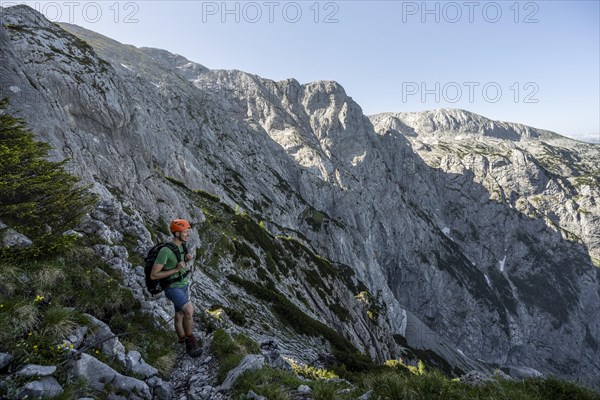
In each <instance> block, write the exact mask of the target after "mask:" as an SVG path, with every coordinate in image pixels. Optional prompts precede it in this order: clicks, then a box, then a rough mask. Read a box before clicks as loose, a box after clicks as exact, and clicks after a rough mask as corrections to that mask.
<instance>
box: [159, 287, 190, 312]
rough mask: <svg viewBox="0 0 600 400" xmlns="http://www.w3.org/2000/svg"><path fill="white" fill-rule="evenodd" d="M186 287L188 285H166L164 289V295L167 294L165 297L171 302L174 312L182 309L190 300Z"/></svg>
mask: <svg viewBox="0 0 600 400" xmlns="http://www.w3.org/2000/svg"><path fill="white" fill-rule="evenodd" d="M188 287H189V286H184V287H168V288H166V289H165V296H167V299H169V300H171V301H172V302H173V305H174V306H175V311H176V312H177V311H182V310H183V306H185V305H186V304H187V303H188V302H189V301H190V296H189V294H188Z"/></svg>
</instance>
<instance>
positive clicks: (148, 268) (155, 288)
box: [144, 242, 190, 294]
mask: <svg viewBox="0 0 600 400" xmlns="http://www.w3.org/2000/svg"><path fill="white" fill-rule="evenodd" d="M165 246H166V247H168V248H170V249H171V250H172V251H173V253H175V257H177V263H180V262H181V254H180V252H179V249H178V248H177V246H175V243H172V242H167V243H159V244H157V245H154V246H152V248H151V249H150V250H149V251H148V255H146V257H145V258H144V263H145V265H144V274H145V275H146V289H148V292H150V294H158V293H160V292H162V291H163V290H164V289H165V288H166V287H167V286H168V285H169V284H170V283H173V282H177V281H181V280H183V279H184V278H185V277H186V276H187V275H188V274H189V272H190V271H189V270H187V271H186V272H185V273H184V274H182V273H181V271H179V273H178V274H173V275H171V276H169V277H168V278H164V279H158V280H153V279H150V274H151V273H152V266H153V265H154V261H155V260H156V257H158V252H159V251H160V249H162V248H163V247H165ZM182 246H183V253H184V254H187V252H188V251H187V247H185V243H183V245H182Z"/></svg>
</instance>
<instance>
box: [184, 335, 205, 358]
mask: <svg viewBox="0 0 600 400" xmlns="http://www.w3.org/2000/svg"><path fill="white" fill-rule="evenodd" d="M185 352H186V353H187V354H188V355H189V356H190V357H198V356H199V355H200V354H202V348H201V347H200V346H198V341H197V340H196V337H195V336H194V335H192V336H186V337H185Z"/></svg>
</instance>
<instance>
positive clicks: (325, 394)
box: [233, 368, 600, 400]
mask: <svg viewBox="0 0 600 400" xmlns="http://www.w3.org/2000/svg"><path fill="white" fill-rule="evenodd" d="M415 372H416V373H415ZM348 380H349V381H350V383H351V386H350V385H348V384H347V383H345V382H343V381H342V382H340V381H335V380H322V379H320V380H311V381H308V382H307V381H302V380H300V379H299V378H298V377H297V376H296V375H295V374H294V373H293V372H284V371H281V370H274V369H271V368H263V369H261V370H254V371H248V372H246V373H244V374H243V375H242V376H241V377H240V378H239V379H238V380H237V381H236V383H235V386H234V393H233V398H235V399H245V398H246V394H247V393H248V391H249V390H252V391H253V392H255V393H256V394H258V395H261V396H265V397H267V398H268V399H271V398H277V399H292V398H294V392H295V390H296V389H297V388H298V386H300V385H308V386H310V387H311V389H312V393H311V395H310V396H311V397H309V398H312V399H315V400H349V399H356V398H357V397H359V396H361V395H362V394H364V393H366V392H368V391H371V390H372V391H373V394H372V396H371V398H372V399H381V400H430V399H443V400H472V399H478V400H550V399H552V400H599V399H600V396H598V394H596V393H594V392H593V391H591V390H590V389H585V388H581V387H578V386H576V385H575V384H573V383H568V382H564V381H560V380H557V379H554V378H548V379H528V380H524V381H502V380H494V381H492V382H489V383H487V384H485V385H481V386H470V385H467V384H465V383H462V382H460V381H456V380H451V379H448V378H447V377H446V376H444V375H443V374H441V373H440V372H437V371H424V370H420V369H419V370H417V371H411V370H409V369H407V368H384V369H379V370H378V371H372V372H363V373H358V374H353V375H352V377H349V378H348ZM269 396H271V397H269Z"/></svg>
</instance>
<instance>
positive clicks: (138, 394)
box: [69, 353, 152, 399]
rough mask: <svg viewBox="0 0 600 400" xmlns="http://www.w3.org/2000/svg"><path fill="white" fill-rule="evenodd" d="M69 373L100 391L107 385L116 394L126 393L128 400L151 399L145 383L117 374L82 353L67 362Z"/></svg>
mask: <svg viewBox="0 0 600 400" xmlns="http://www.w3.org/2000/svg"><path fill="white" fill-rule="evenodd" d="M69 372H70V373H71V374H72V375H73V376H74V377H77V378H84V379H85V380H86V381H87V382H88V383H89V385H90V387H92V388H94V389H97V390H100V391H102V390H104V389H105V386H106V385H109V386H110V387H111V388H112V389H113V390H115V391H117V392H118V393H126V394H127V398H129V399H151V398H152V395H151V394H150V388H149V387H148V385H147V384H146V383H144V382H143V381H140V380H138V379H135V378H131V377H128V376H124V375H121V374H119V373H118V372H117V371H115V370H114V369H112V368H110V367H109V366H108V365H106V364H103V363H101V362H100V361H98V360H97V359H96V358H94V357H92V356H90V355H89V354H85V353H82V354H80V355H79V357H78V358H76V359H73V360H71V361H69Z"/></svg>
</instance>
